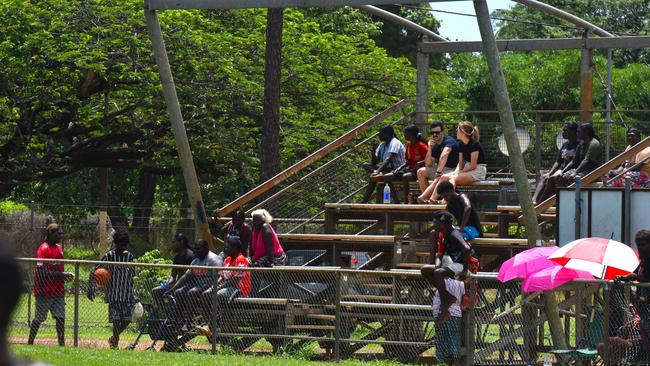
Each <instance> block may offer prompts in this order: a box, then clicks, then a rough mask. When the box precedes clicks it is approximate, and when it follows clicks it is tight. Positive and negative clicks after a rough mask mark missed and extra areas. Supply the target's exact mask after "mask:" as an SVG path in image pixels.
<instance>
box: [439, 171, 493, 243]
mask: <svg viewBox="0 0 650 366" xmlns="http://www.w3.org/2000/svg"><path fill="white" fill-rule="evenodd" d="M438 194H439V195H440V196H441V197H442V198H443V199H444V200H445V202H447V211H449V212H450V213H451V214H452V215H454V218H455V219H456V221H457V222H458V230H459V231H460V232H461V233H462V234H463V238H465V240H469V239H474V238H478V237H481V236H483V228H482V227H481V220H480V219H479V216H478V212H476V210H475V209H474V207H472V202H471V201H470V200H469V197H467V195H466V194H464V193H461V194H458V193H457V192H456V190H455V189H454V185H453V184H451V183H450V182H441V183H440V184H438Z"/></svg>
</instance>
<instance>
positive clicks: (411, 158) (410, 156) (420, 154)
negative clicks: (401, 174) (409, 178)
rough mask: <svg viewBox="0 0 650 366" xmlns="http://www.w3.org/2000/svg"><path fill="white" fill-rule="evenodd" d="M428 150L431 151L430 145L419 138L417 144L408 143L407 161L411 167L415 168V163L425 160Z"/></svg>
mask: <svg viewBox="0 0 650 366" xmlns="http://www.w3.org/2000/svg"><path fill="white" fill-rule="evenodd" d="M427 151H429V146H427V144H426V142H424V141H422V140H418V142H416V143H415V144H413V143H412V142H409V143H407V144H406V161H407V163H408V166H409V168H410V169H413V168H415V164H417V163H418V161H422V160H424V158H425V157H426V156H427Z"/></svg>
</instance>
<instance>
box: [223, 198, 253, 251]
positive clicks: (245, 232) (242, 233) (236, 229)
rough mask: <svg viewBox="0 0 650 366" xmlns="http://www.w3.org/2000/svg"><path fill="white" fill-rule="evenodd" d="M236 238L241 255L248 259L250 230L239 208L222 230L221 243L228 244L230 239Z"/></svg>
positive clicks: (243, 213)
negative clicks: (238, 241) (240, 248)
mask: <svg viewBox="0 0 650 366" xmlns="http://www.w3.org/2000/svg"><path fill="white" fill-rule="evenodd" d="M234 237H237V238H239V240H240V242H241V247H242V253H243V254H244V255H245V256H247V257H248V252H249V251H250V247H251V228H250V226H248V224H246V213H245V212H244V210H243V209H242V208H241V207H240V208H238V209H237V211H235V213H234V214H233V215H232V220H231V221H230V222H228V223H227V224H226V225H225V226H224V228H223V242H224V243H228V240H229V239H230V238H234Z"/></svg>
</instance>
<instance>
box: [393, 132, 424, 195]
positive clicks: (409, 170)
mask: <svg viewBox="0 0 650 366" xmlns="http://www.w3.org/2000/svg"><path fill="white" fill-rule="evenodd" d="M404 138H406V140H407V141H408V143H407V144H406V162H405V163H404V164H402V165H401V166H399V167H398V168H397V169H395V170H394V171H392V172H389V173H386V174H383V175H382V180H383V181H384V182H385V183H392V182H394V181H397V180H401V181H402V190H403V191H404V203H408V202H409V192H410V190H411V187H410V184H409V182H412V181H414V180H417V170H418V168H420V167H422V166H424V158H425V157H426V155H427V153H428V151H429V148H428V147H427V143H426V142H424V138H422V135H421V134H420V129H419V128H418V127H417V126H415V125H410V126H406V127H405V128H404ZM392 192H395V191H394V190H393V191H392ZM394 201H395V202H396V203H399V199H398V197H397V195H394Z"/></svg>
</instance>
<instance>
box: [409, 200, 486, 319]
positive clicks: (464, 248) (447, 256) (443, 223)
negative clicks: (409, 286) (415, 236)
mask: <svg viewBox="0 0 650 366" xmlns="http://www.w3.org/2000/svg"><path fill="white" fill-rule="evenodd" d="M453 220H454V217H453V215H452V214H451V213H449V212H448V211H440V212H436V213H435V214H434V218H433V223H434V225H435V231H434V232H433V233H432V236H431V246H432V249H433V248H435V259H434V264H433V265H425V266H423V267H422V269H421V270H420V272H421V273H422V277H424V278H425V279H426V280H427V281H428V282H429V283H431V284H432V285H433V286H434V287H435V288H436V290H438V293H439V294H440V312H439V314H438V316H437V318H436V319H435V320H436V322H438V323H440V324H442V323H444V321H445V320H447V318H449V317H450V316H451V314H450V311H449V308H450V307H451V305H452V304H454V302H455V301H456V300H455V298H454V296H453V295H452V294H451V293H450V292H449V291H448V290H447V287H446V284H445V278H452V279H453V278H456V279H459V280H465V278H466V277H467V273H468V271H472V272H475V270H476V269H477V268H476V267H478V261H477V260H476V259H475V258H474V250H473V249H472V247H471V246H470V245H469V243H467V241H465V238H463V235H462V234H461V232H460V231H458V230H456V229H454V227H453ZM432 251H433V250H432Z"/></svg>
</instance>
